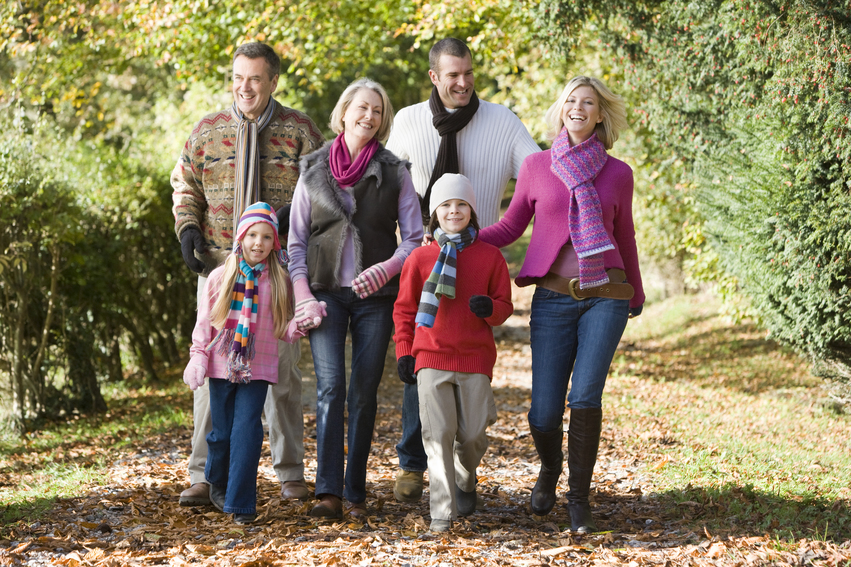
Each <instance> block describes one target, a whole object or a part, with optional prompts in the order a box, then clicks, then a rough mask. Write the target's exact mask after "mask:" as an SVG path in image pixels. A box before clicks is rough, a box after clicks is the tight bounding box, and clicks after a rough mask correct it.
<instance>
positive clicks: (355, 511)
mask: <svg viewBox="0 0 851 567" xmlns="http://www.w3.org/2000/svg"><path fill="white" fill-rule="evenodd" d="M346 512H347V513H348V514H349V516H351V517H352V519H353V520H357V521H359V522H365V521H366V517H367V516H369V512H367V510H366V502H358V503H357V504H352V505H351V506H349V509H348V510H346Z"/></svg>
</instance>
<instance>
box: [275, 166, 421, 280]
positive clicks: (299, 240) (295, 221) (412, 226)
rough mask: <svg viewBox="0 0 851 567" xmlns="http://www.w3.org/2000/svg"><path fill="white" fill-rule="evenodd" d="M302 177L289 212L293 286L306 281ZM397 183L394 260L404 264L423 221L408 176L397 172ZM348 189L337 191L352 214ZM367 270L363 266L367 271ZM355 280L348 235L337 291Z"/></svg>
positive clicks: (306, 198) (307, 206)
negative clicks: (396, 242)
mask: <svg viewBox="0 0 851 567" xmlns="http://www.w3.org/2000/svg"><path fill="white" fill-rule="evenodd" d="M303 179H304V177H303V176H302V177H299V179H298V182H297V183H296V186H295V193H294V194H293V203H292V208H291V210H290V232H289V239H288V242H287V252H288V253H289V256H290V264H289V270H290V279H292V281H293V282H295V281H296V280H300V279H302V278H306V277H308V274H307V240H308V238H309V237H310V211H311V209H312V205H311V203H310V195H308V193H307V187H305V186H304V181H303ZM399 183H400V185H401V190H400V191H399V208H398V211H397V214H398V217H397V218H398V219H399V220H398V222H399V235H400V236H401V239H402V242H401V243H400V244H399V246H398V247H397V248H396V251H395V252H394V253H393V256H395V257H397V258H399V259H400V260H401V261H402V262H403V263H404V261H405V259H406V258H407V257H408V255H410V253H411V252H412V251H413V250H415V249H416V248H417V247H418V246H419V245H420V243H421V242H422V238H423V221H422V213H421V212H420V200H419V198H418V197H417V192H416V191H415V190H414V182H413V181H412V180H411V174H410V173H409V172H408V171H407V169H405V168H400V174H399ZM349 189H351V187H344V188H341V189H340V193H341V195H342V200H343V202H344V203H345V205H346V206H347V207H348V210H349V211H351V210H352V207H353V206H354V198H353V197H352V194H351V191H349ZM368 267H369V266H364V268H368ZM354 278H355V247H354V237H353V235H352V233H351V231H347V233H346V242H345V243H344V245H343V255H342V258H341V259H340V282H339V283H340V287H351V286H352V283H351V282H352V280H353V279H354Z"/></svg>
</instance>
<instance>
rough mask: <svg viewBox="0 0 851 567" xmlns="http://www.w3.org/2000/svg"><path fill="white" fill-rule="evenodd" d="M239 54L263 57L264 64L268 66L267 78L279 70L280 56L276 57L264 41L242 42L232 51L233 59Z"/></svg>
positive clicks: (270, 77) (256, 57) (252, 57)
mask: <svg viewBox="0 0 851 567" xmlns="http://www.w3.org/2000/svg"><path fill="white" fill-rule="evenodd" d="M240 55H244V56H245V57H248V58H249V59H260V58H261V57H262V58H263V59H265V60H266V66H268V67H269V79H272V78H273V77H274V76H275V75H278V74H280V72H281V58H280V57H278V54H277V53H275V50H274V49H272V48H271V47H270V46H268V45H266V44H265V43H260V42H259V41H253V42H251V43H243V44H242V45H240V46H239V47H237V48H236V51H234V52H233V61H236V58H237V57H239V56H240Z"/></svg>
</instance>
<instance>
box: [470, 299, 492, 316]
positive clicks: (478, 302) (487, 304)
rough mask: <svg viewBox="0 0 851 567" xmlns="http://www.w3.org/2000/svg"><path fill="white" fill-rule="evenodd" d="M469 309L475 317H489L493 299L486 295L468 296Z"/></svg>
mask: <svg viewBox="0 0 851 567" xmlns="http://www.w3.org/2000/svg"><path fill="white" fill-rule="evenodd" d="M470 311H472V312H473V315H475V316H476V317H481V318H482V319H484V318H485V317H490V316H491V315H493V299H491V298H490V297H488V296H487V295H474V296H472V297H470Z"/></svg>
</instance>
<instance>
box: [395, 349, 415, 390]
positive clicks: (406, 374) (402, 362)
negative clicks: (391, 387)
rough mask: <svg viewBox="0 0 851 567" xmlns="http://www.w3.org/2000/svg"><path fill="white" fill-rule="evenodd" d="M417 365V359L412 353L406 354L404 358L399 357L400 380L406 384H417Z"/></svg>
mask: <svg viewBox="0 0 851 567" xmlns="http://www.w3.org/2000/svg"><path fill="white" fill-rule="evenodd" d="M416 367H417V359H416V358H414V357H413V356H411V355H410V354H406V355H405V356H403V357H402V358H400V359H399V365H398V368H399V380H401V381H402V382H404V383H405V384H416V383H417V374H416V372H414V368H416Z"/></svg>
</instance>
